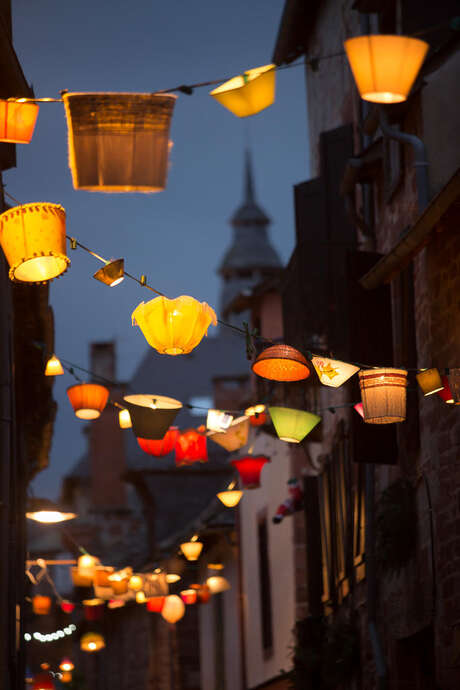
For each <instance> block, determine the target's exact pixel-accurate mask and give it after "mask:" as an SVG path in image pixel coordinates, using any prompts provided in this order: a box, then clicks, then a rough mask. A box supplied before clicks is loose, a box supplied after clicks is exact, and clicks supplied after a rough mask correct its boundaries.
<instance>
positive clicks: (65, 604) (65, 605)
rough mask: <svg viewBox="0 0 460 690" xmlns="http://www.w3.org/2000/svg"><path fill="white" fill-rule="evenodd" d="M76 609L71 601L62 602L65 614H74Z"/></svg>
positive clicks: (64, 600)
mask: <svg viewBox="0 0 460 690" xmlns="http://www.w3.org/2000/svg"><path fill="white" fill-rule="evenodd" d="M74 608H75V604H72V602H71V601H67V600H66V599H63V600H62V601H61V609H62V610H63V611H64V613H72V611H73V610H74Z"/></svg>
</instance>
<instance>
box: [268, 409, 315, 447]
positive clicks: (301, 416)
mask: <svg viewBox="0 0 460 690" xmlns="http://www.w3.org/2000/svg"><path fill="white" fill-rule="evenodd" d="M269 410H270V417H271V418H272V422H273V426H274V427H275V431H276V433H277V434H278V438H279V439H280V440H281V441H287V442H288V443H300V442H301V441H302V440H303V439H304V438H305V436H307V434H309V433H310V432H311V431H313V429H314V428H315V426H316V425H317V424H319V423H320V421H321V417H319V416H318V415H317V414H313V413H312V412H305V410H295V409H293V408H290V407H270V408H269Z"/></svg>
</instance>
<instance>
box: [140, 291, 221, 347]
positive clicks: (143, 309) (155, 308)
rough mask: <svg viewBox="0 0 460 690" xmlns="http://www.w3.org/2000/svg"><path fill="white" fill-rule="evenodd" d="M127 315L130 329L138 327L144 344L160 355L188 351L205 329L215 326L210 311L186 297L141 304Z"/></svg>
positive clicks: (196, 343) (214, 317)
mask: <svg viewBox="0 0 460 690" xmlns="http://www.w3.org/2000/svg"><path fill="white" fill-rule="evenodd" d="M131 316H132V322H133V326H139V328H140V329H141V331H142V333H143V334H144V336H145V339H146V340H147V342H148V344H149V345H150V346H151V347H153V348H154V349H155V350H157V352H159V353H160V354H162V355H184V354H187V353H189V352H191V351H192V350H193V349H194V348H195V347H196V346H197V345H199V344H200V343H201V341H202V339H203V337H204V336H205V335H207V332H208V328H209V326H210V325H211V324H212V325H213V326H217V316H216V313H215V311H214V309H212V308H211V307H210V306H209V304H206V302H199V301H198V300H196V299H194V298H193V297H188V296H187V295H182V296H181V297H177V298H176V299H168V298H167V297H155V298H154V299H152V300H150V302H141V303H140V304H139V305H138V306H137V307H136V309H135V310H134V311H133V313H132V315H131Z"/></svg>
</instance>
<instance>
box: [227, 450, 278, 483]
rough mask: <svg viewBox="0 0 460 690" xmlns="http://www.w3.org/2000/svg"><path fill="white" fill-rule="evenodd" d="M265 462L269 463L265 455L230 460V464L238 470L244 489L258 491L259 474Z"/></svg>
mask: <svg viewBox="0 0 460 690" xmlns="http://www.w3.org/2000/svg"><path fill="white" fill-rule="evenodd" d="M267 462H270V458H268V457H267V456H266V455H247V456H246V457H244V458H239V459H238V460H232V462H231V464H232V465H233V467H235V468H236V469H237V470H238V474H239V475H240V479H241V485H242V487H243V488H244V489H258V488H259V487H260V474H261V472H262V469H263V467H264V465H265V464H266V463H267Z"/></svg>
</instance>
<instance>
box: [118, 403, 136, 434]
mask: <svg viewBox="0 0 460 690" xmlns="http://www.w3.org/2000/svg"><path fill="white" fill-rule="evenodd" d="M118 423H119V425H120V428H121V429H131V427H132V425H133V423H132V421H131V415H130V414H129V410H127V409H125V408H124V409H123V410H120V412H119V413H118Z"/></svg>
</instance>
